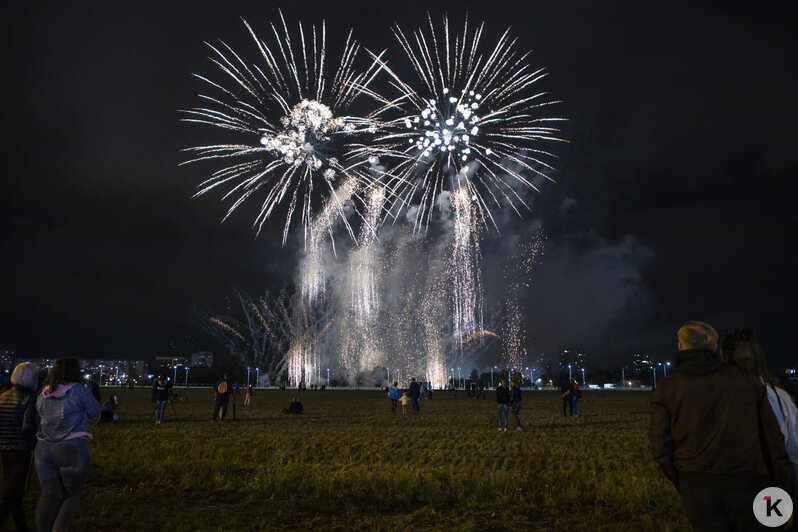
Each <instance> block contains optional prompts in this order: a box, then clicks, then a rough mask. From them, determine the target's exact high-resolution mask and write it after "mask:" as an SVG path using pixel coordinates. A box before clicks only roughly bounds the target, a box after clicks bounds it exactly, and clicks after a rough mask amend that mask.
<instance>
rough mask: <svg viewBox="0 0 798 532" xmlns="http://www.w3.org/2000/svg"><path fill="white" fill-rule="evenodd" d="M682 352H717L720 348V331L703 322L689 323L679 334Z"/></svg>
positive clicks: (683, 326)
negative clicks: (687, 350)
mask: <svg viewBox="0 0 798 532" xmlns="http://www.w3.org/2000/svg"><path fill="white" fill-rule="evenodd" d="M677 336H678V338H679V342H680V343H681V344H682V350H686V349H708V350H710V351H715V350H716V349H717V348H718V331H716V330H715V329H714V328H713V327H712V325H710V324H709V323H705V322H703V321H688V322H687V323H685V324H684V325H682V328H681V329H679V332H678V334H677Z"/></svg>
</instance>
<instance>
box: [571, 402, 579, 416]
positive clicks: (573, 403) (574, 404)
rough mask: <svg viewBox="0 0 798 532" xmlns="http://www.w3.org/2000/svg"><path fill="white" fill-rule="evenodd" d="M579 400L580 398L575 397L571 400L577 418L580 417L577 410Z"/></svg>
mask: <svg viewBox="0 0 798 532" xmlns="http://www.w3.org/2000/svg"><path fill="white" fill-rule="evenodd" d="M578 400H579V398H578V397H574V398H573V399H571V404H572V405H573V407H572V408H571V409H572V410H573V411H574V412H573V415H574V417H577V416H578V415H579V411H578V410H577V409H576V402H577V401H578Z"/></svg>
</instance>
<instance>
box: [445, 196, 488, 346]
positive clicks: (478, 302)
mask: <svg viewBox="0 0 798 532" xmlns="http://www.w3.org/2000/svg"><path fill="white" fill-rule="evenodd" d="M451 201H452V208H453V211H454V235H453V238H452V268H451V285H452V299H453V307H454V313H453V317H452V320H453V333H454V337H455V338H456V339H459V340H461V341H462V340H463V339H465V338H468V337H469V336H471V335H472V334H473V333H474V332H475V331H478V330H481V329H482V288H481V286H480V282H479V281H480V279H479V228H480V224H479V223H478V222H477V216H476V213H475V212H474V205H473V204H472V202H471V198H470V196H469V193H468V190H467V189H466V188H464V187H461V188H459V189H457V190H455V191H454V192H453V193H452V195H451Z"/></svg>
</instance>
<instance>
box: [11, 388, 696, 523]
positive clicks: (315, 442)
mask: <svg viewBox="0 0 798 532" xmlns="http://www.w3.org/2000/svg"><path fill="white" fill-rule="evenodd" d="M109 394H116V395H117V396H118V398H119V403H120V410H119V415H120V420H119V421H117V422H115V423H110V424H103V425H98V426H96V427H95V428H94V439H93V440H92V442H91V448H92V453H93V464H92V470H91V475H90V478H89V485H88V487H87V490H86V495H85V498H84V502H83V505H82V508H81V510H80V513H79V515H78V517H77V520H76V521H75V523H74V525H73V528H72V529H73V530H109V531H110V530H149V531H152V530H169V531H180V530H186V531H188V530H192V531H194V530H220V531H221V530H224V531H236V530H281V529H293V530H308V529H321V530H353V529H354V530H413V529H415V530H531V529H540V530H676V529H685V528H687V527H688V523H687V521H686V519H685V517H684V514H683V512H682V510H681V506H680V502H679V496H678V494H677V492H676V491H675V490H674V489H673V488H672V487H671V486H670V485H669V484H668V483H667V482H666V481H665V479H664V477H663V476H662V475H661V474H660V473H659V471H658V470H657V468H656V466H655V464H654V463H653V461H652V460H651V458H650V455H649V453H648V450H647V447H646V427H647V424H648V400H649V398H650V393H648V392H620V391H586V392H585V393H584V397H583V399H582V400H581V402H580V406H579V410H580V417H579V420H578V421H576V420H574V419H571V418H568V419H564V418H563V417H562V414H561V402H560V398H559V395H558V394H557V392H531V391H530V392H524V402H523V411H522V422H523V424H524V431H523V432H516V431H515V430H513V428H512V415H511V430H510V431H508V432H506V433H504V432H502V433H500V432H497V430H496V425H497V422H496V415H495V403H494V402H493V394H492V393H488V400H485V401H483V400H478V401H477V400H473V399H468V398H466V396H465V394H464V393H463V392H459V393H455V392H438V393H436V394H435V396H434V398H433V399H432V400H431V401H424V402H422V410H421V413H420V414H419V415H413V414H410V413H408V414H406V415H403V414H402V413H401V407H400V412H399V413H397V414H396V415H392V414H390V413H389V401H388V399H387V397H386V395H385V393H384V392H377V391H325V392H320V391H316V392H314V391H307V392H305V393H304V394H303V396H302V401H303V403H304V406H305V412H306V413H305V414H304V415H303V416H301V417H300V416H287V415H284V414H282V413H281V411H282V409H283V408H285V407H286V406H287V405H288V403H289V401H290V399H291V395H292V392H280V391H271V390H269V391H261V390H256V392H255V395H254V397H253V402H252V405H251V406H249V407H244V406H243V399H244V397H243V394H242V395H241V396H240V397H239V398H238V403H237V409H236V410H237V416H236V417H237V420H236V421H232V403H231V409H230V411H229V412H228V420H229V421H227V422H225V423H211V422H210V417H211V413H212V409H213V398H212V392H211V390H210V389H208V388H205V389H189V390H188V391H187V392H186V396H187V400H186V401H185V402H177V403H175V405H174V408H173V407H172V406H170V407H169V409H168V411H167V415H166V420H165V422H164V424H162V425H159V426H156V425H154V421H153V420H154V418H153V417H152V412H153V405H152V403H150V392H149V390H146V389H136V390H116V389H112V388H104V389H103V396H104V397H106V396H107V395H109ZM38 492H39V487H38V482H37V481H36V479H35V474H34V476H33V480H32V486H31V490H30V492H29V493H28V495H27V496H26V498H25V507H26V509H27V511H28V517H29V521H30V524H31V525H33V515H34V506H35V503H36V500H37V498H38ZM6 526H10V523H6Z"/></svg>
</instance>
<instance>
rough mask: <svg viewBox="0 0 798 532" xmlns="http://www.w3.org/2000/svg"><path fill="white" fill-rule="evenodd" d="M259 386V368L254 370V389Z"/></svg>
mask: <svg viewBox="0 0 798 532" xmlns="http://www.w3.org/2000/svg"><path fill="white" fill-rule="evenodd" d="M259 384H260V368H255V388H257V387H258V385H259Z"/></svg>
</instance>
